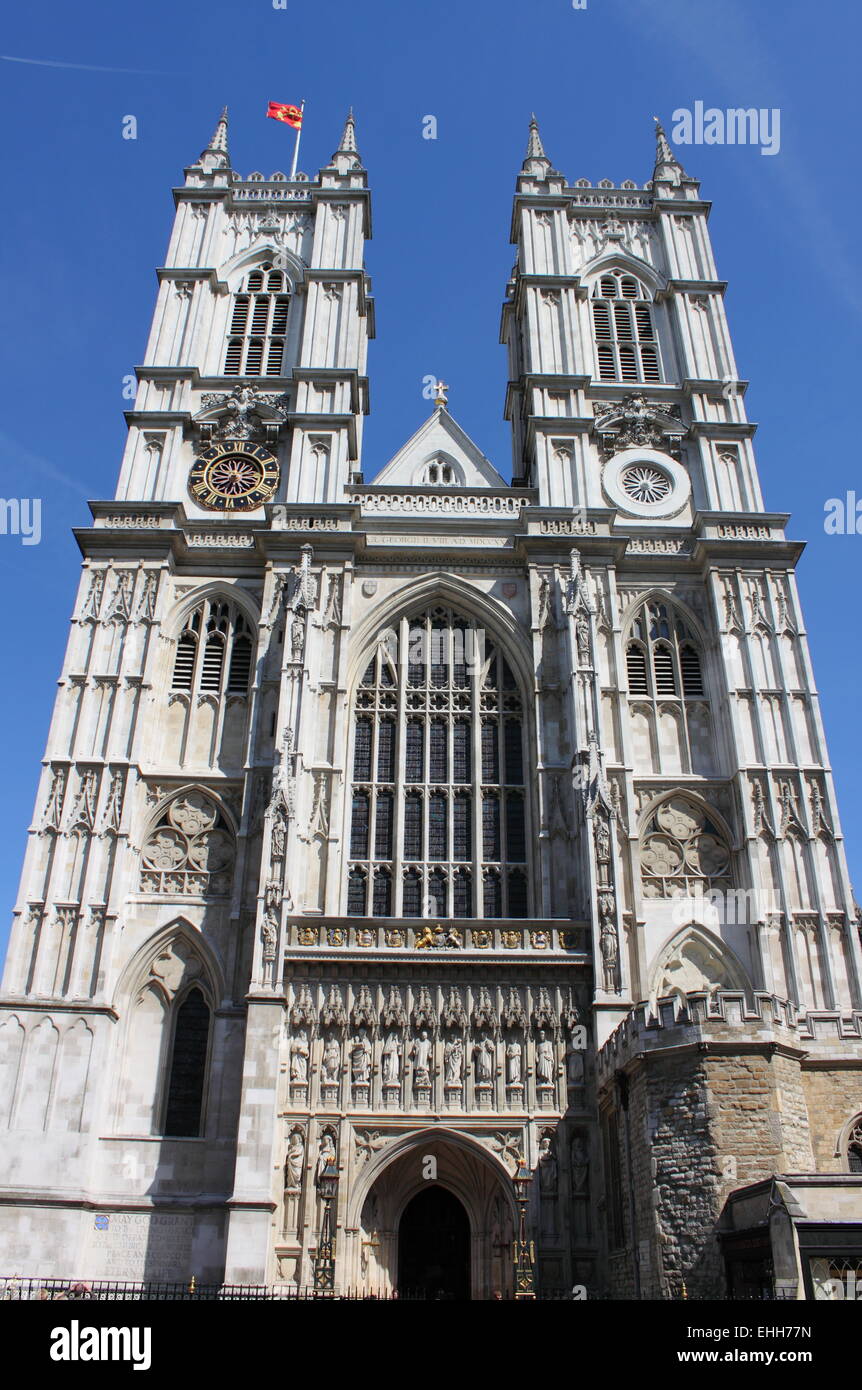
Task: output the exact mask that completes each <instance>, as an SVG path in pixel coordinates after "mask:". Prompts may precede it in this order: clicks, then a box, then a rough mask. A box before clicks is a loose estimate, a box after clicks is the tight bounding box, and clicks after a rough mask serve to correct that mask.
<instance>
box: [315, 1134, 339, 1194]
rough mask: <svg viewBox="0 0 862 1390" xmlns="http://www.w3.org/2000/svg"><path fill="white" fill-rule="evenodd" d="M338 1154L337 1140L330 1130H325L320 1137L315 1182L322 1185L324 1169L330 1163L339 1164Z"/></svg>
mask: <svg viewBox="0 0 862 1390" xmlns="http://www.w3.org/2000/svg"><path fill="white" fill-rule="evenodd" d="M337 1162H338V1154H337V1153H336V1151H335V1140H334V1139H333V1137H332V1135H331V1134H330V1132H329V1130H328V1129H325V1130H324V1131H323V1133H322V1134H321V1136H320V1144H319V1146H318V1150H317V1167H316V1168H315V1170H314V1181H315V1184H316V1185H317V1186H319V1185H320V1179H321V1177H322V1176H323V1172H324V1169H325V1168H326V1165H327V1164H328V1163H337Z"/></svg>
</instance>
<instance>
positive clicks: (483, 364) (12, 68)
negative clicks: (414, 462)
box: [0, 0, 862, 940]
mask: <svg viewBox="0 0 862 1390" xmlns="http://www.w3.org/2000/svg"><path fill="white" fill-rule="evenodd" d="M860 28H862V25H860V14H859V7H858V6H857V5H855V4H851V3H850V0H821V2H820V3H819V4H818V5H816V6H815V5H812V4H810V3H806V0H781V4H780V5H778V4H776V3H774V2H773V3H769V4H764V3H763V0H722V3H721V4H716V3H709V2H708V0H587V8H586V9H578V10H576V9H574V8H573V6H572V4H571V0H533V3H531V4H529V5H516V4H514V3H512V0H499V3H493V4H492V3H490V0H468V2H467V3H464V0H461V3H455V0H449V2H448V3H446V0H438V3H436V4H434V5H418V4H405V3H403V0H401V3H395V0H385V2H382V0H366V3H365V4H363V5H361V6H360V5H355V4H348V3H346V0H320V2H319V3H306V0H287V8H286V9H283V10H277V9H275V8H274V7H273V4H272V0H241V3H240V0H232V3H227V0H210V3H208V4H207V5H206V6H203V5H200V4H193V3H190V0H171V3H167V0H148V3H147V4H146V5H143V6H134V7H132V6H124V5H117V4H116V3H115V2H112V3H106V2H103V3H94V0H83V3H82V4H81V5H77V6H70V5H68V4H63V3H59V0H42V3H40V4H39V5H38V6H36V5H31V6H16V7H15V8H14V11H13V12H12V13H11V14H10V16H9V17H8V19H7V25H6V29H5V33H4V36H3V38H2V40H0V47H2V52H3V54H4V55H6V56H5V57H4V58H3V59H2V61H0V70H2V71H0V78H2V86H0V112H2V130H3V139H2V142H0V159H2V162H3V165H4V183H5V192H6V197H5V200H4V201H5V208H4V218H3V237H2V246H0V283H2V296H3V304H4V308H5V315H4V317H5V321H6V331H5V332H4V333H3V334H2V335H0V373H2V378H0V379H2V382H3V386H4V389H5V408H4V410H3V413H2V417H0V459H2V463H0V468H2V476H0V495H2V496H3V497H21V496H24V497H32V496H39V497H41V498H42V499H43V537H42V541H41V544H39V545H38V546H29V547H27V546H23V545H21V543H20V539H19V538H17V537H12V536H8V535H5V536H4V535H0V579H2V581H3V583H4V585H5V588H6V592H7V594H8V595H9V596H10V598H11V602H10V603H8V604H7V606H6V611H5V624H4V626H5V642H4V647H5V653H6V671H7V674H6V679H5V681H4V682H3V684H2V689H1V690H0V700H2V714H3V718H4V727H5V728H6V731H7V732H6V739H7V742H6V756H5V759H4V796H3V799H2V803H0V830H2V835H0V846H2V848H0V901H2V903H3V904H4V913H5V914H7V916H6V921H8V910H9V909H11V906H12V903H13V900H14V897H15V893H16V889H17V881H18V875H19V871H20V862H21V856H22V852H23V848H24V840H25V830H26V826H27V824H28V822H29V819H30V816H31V813H32V804H33V796H34V792H35V786H36V780H37V775H38V768H39V760H40V758H41V757H42V754H43V750H44V744H45V737H46V734H47V728H48V721H49V717H50V712H51V706H52V703H53V697H54V694H55V692H56V681H57V677H58V675H59V671H60V667H61V662H62V657H63V650H64V646H65V642H66V636H67V623H68V618H69V614H70V610H71V605H72V598H73V594H74V590H75V586H76V583H77V572H78V564H79V556H78V551H77V547H76V545H75V543H74V540H73V538H72V536H71V532H70V528H71V527H72V526H73V525H86V524H87V521H88V517H89V513H88V511H87V507H86V499H87V498H89V497H95V498H98V497H109V496H112V495H113V491H114V486H115V480H116V474H117V470H118V467H119V462H120V456H121V450H122V445H123V438H124V422H123V418H122V411H123V409H124V408H125V406H126V405H127V402H125V401H124V400H123V397H122V381H123V377H124V375H126V374H127V373H128V372H130V371H131V370H132V369H133V367H134V366H135V364H136V363H138V362H140V360H141V358H142V355H143V349H144V344H145V341H146V336H147V331H148V327H149V320H150V315H151V312H152V306H153V299H154V294H155V288H156V281H155V274H154V270H155V267H156V266H157V265H158V264H160V263H161V260H162V258H163V255H164V251H165V247H166V244H167V238H168V232H169V229H170V225H171V218H172V211H173V205H172V201H171V196H170V189H171V187H172V186H173V185H174V184H176V183H179V182H181V181H182V169H183V166H184V165H186V164H188V163H190V162H191V161H192V160H193V159H194V158H195V157H196V156H197V155H198V153H199V151H200V150H201V149H202V148H203V146H204V145H205V144H206V142H207V140H208V137H209V135H210V132H211V130H212V128H213V126H214V124H215V121H216V118H217V116H218V113H219V110H220V109H221V107H222V106H223V105H224V104H225V103H227V104H228V105H229V107H230V111H231V137H230V138H231V153H232V158H233V163H234V166H235V167H236V168H237V169H239V170H240V171H241V172H243V173H246V174H247V173H249V172H251V171H252V170H255V169H258V170H260V171H262V172H263V173H264V174H269V173H271V172H272V171H273V170H274V169H282V170H288V169H289V167H290V157H291V151H292V145H293V133H292V132H291V131H290V130H289V129H288V128H287V127H284V126H281V125H278V124H277V123H275V122H273V121H267V120H266V119H265V117H264V111H265V108H266V103H267V101H268V100H270V99H272V100H277V101H299V100H300V99H301V98H303V97H304V98H305V99H306V102H307V106H306V127H305V131H304V133H303V144H302V153H301V158H300V167H301V168H304V169H306V171H308V172H309V173H310V174H313V173H314V172H315V171H316V170H317V168H318V167H319V166H320V165H321V164H322V163H325V162H327V161H328V159H329V157H330V155H331V153H332V151H333V149H334V148H335V146H336V144H337V142H338V136H339V134H340V131H341V127H342V123H343V119H344V115H345V112H346V110H347V107H348V106H350V105H351V104H352V105H353V107H354V109H355V112H356V118H357V125H358V136H359V144H360V150H361V152H362V154H363V157H364V161H365V163H366V165H367V167H368V170H369V178H370V184H371V189H372V198H373V213H374V239H373V241H372V242H371V244H370V245H369V248H368V268H369V271H370V274H371V276H372V279H373V285H374V292H375V296H376V299H377V323H378V337H377V341H376V342H375V343H374V344H372V348H371V358H370V364H369V370H370V377H371V401H372V415H371V417H370V420H369V421H368V424H367V430H366V437H365V452H364V459H363V463H364V469H365V474H366V477H371V476H373V474H374V473H375V472H376V471H377V470H378V469H379V468H380V467H381V466H382V464H383V463H385V462H386V460H387V459H388V458H389V457H390V456H391V455H392V454H393V453H394V452H395V450H396V449H397V448H398V446H399V445H400V444H401V443H402V442H403V441H404V440H405V439H406V438H407V437H408V436H409V435H410V434H411V433H412V432H413V430H414V429H415V428H416V427H417V425H418V424H419V423H421V421H422V419H423V418H424V417H425V415H426V414H427V413H428V404H427V402H426V401H424V400H423V399H422V395H421V389H422V378H423V377H424V376H425V375H426V374H428V373H431V372H434V373H440V374H442V375H443V377H444V378H445V380H446V381H448V382H449V383H450V385H451V392H450V406H451V409H452V412H453V414H455V415H456V416H457V418H458V419H459V420H460V422H461V423H462V424H463V426H464V427H465V429H467V430H468V432H469V433H470V434H471V435H472V436H473V437H474V438H475V440H476V442H477V443H478V444H479V445H480V446H481V447H482V448H483V450H484V451H485V452H486V453H487V454H488V455H489V457H490V458H491V459H492V460H493V461H494V462H495V463H496V464H497V465H498V467H500V469H501V471H502V472H503V473H504V474H505V475H506V476H509V474H510V448H509V440H508V432H507V427H506V424H505V422H504V420H503V418H502V408H503V395H504V389H505V380H506V364H505V355H504V351H503V349H502V348H501V347H500V346H498V344H497V336H498V328H499V311H500V303H501V300H502V296H503V292H504V287H505V282H506V278H507V275H508V272H509V270H510V267H511V264H512V259H513V248H512V247H511V246H510V245H509V244H508V235H509V219H510V211H511V198H512V193H513V190H514V180H515V176H516V173H517V170H518V168H519V166H520V163H521V159H522V158H523V153H524V148H525V143H526V136H527V124H528V120H529V115H530V112H531V110H533V109H535V111H536V112H537V115H538V117H539V121H540V124H541V130H542V135H543V138H544V141H545V145H546V148H547V151H548V154H549V156H550V158H551V159H552V160H553V162H554V163H555V165H556V166H557V167H558V168H560V169H562V170H563V171H564V172H565V173H566V174H567V175H568V176H569V178H570V180H574V179H576V178H579V177H582V176H583V177H587V178H590V179H592V180H597V179H600V178H605V177H606V178H610V179H612V180H613V181H614V182H615V183H619V182H620V181H621V180H623V179H626V178H632V179H634V180H636V181H637V182H638V183H643V182H644V181H645V180H646V179H648V178H649V177H650V175H651V172H652V164H653V127H652V116H653V114H659V115H661V116H662V117H663V119H664V121H665V124H666V125H667V126H668V128H670V123H671V117H672V113H673V111H674V110H676V109H677V108H681V107H692V106H693V105H694V103H695V102H696V101H698V100H701V101H703V102H704V103H705V104H706V105H707V106H716V107H719V108H726V107H731V106H732V107H737V106H744V107H749V106H756V107H764V108H769V109H771V108H774V107H778V108H780V110H781V149H780V152H779V153H778V154H777V155H776V156H774V157H766V156H763V155H761V154H760V153H759V151H758V150H757V149H756V148H751V147H745V146H734V147H730V146H707V145H703V146H699V147H696V148H688V149H685V150H680V151H679V153H680V156H681V159H682V162H683V164H684V165H685V166H686V168H687V169H688V171H689V172H690V173H692V174H694V175H696V176H698V177H699V178H700V179H701V180H702V185H703V193H704V196H705V197H707V198H710V199H712V200H713V201H714V204H715V206H714V211H713V215H712V220H711V230H712V236H713V242H714V245H715V250H716V256H717V261H718V269H719V275H720V276H721V277H722V278H723V279H726V280H728V281H729V282H730V289H729V293H728V297H727V307H728V312H729V316H730V323H731V331H732V333H733V335H734V342H735V346H736V352H737V358H738V361H739V366H740V372H741V375H742V376H743V377H744V378H747V379H749V380H750V381H751V389H750V392H749V395H748V406H749V413H750V415H751V418H752V419H754V420H757V421H759V422H760V425H761V428H760V431H759V433H758V436H757V444H758V458H759V464H760V471H761V476H762V479H763V485H764V491H765V496H766V505H767V507H768V508H769V509H771V510H776V511H788V512H790V513H792V521H791V523H790V528H789V534H790V535H792V536H794V537H799V538H802V539H805V540H806V541H807V542H808V550H807V552H806V555H805V557H804V558H803V561H802V564H801V566H800V572H799V574H800V586H801V591H802V597H803V603H804V606H805V614H806V619H807V627H808V630H809V633H810V634H811V642H812V648H813V654H814V666H815V672H816V674H817V679H818V683H819V687H820V691H821V697H822V703H823V711H824V718H825V722H826V729H827V735H828V737H829V742H830V749H831V756H832V762H833V766H834V767H835V770H836V776H837V783H838V790H839V797H840V804H841V808H842V818H843V828H844V831H845V834H846V836H847V840H848V849H849V856H850V863H851V873H852V875H853V877H854V879H855V882H856V884H857V889H858V891H859V892H860V893H862V808H860V806H859V804H858V802H857V799H856V796H855V794H854V793H855V790H856V787H855V783H856V777H857V763H858V757H857V738H858V733H857V730H858V704H859V699H858V695H857V689H856V686H857V682H858V681H859V679H860V674H862V671H860V667H862V658H860V644H859V641H858V632H859V622H858V616H854V614H857V608H856V604H857V599H856V593H857V590H858V586H859V576H860V562H862V535H860V536H856V535H845V536H828V535H826V534H825V533H824V529H823V520H824V504H825V502H826V500H827V499H828V498H830V497H843V496H844V495H845V494H846V493H847V492H848V490H853V489H856V488H858V490H859V494H860V498H862V476H860V469H859V448H858V445H857V444H856V442H855V440H856V433H857V432H856V428H855V424H856V420H855V410H856V392H857V389H858V388H857V372H858V367H859V350H858V342H859V329H860V313H862V304H861V303H860V288H859V286H860V283H862V281H860V277H859V275H858V273H857V270H856V247H855V245H854V244H853V240H852V237H853V234H854V232H855V231H856V226H857V222H858V213H859V207H858V202H859V199H858V191H857V189H858V170H859V164H858V139H859V118H858V110H857V106H856V93H857V91H858V72H857V62H858V58H857V55H858V51H859V44H860ZM9 57H13V58H26V59H36V60H42V61H43V62H44V63H46V64H70V65H75V64H79V65H83V66H82V67H81V68H78V67H75V66H69V67H63V66H52V65H45V66H40V65H36V64H33V63H21V62H10V61H8V58H9ZM92 68H108V69H118V68H119V69H134V70H136V71H135V72H115V71H107V72H103V71H92V70H89V69H92ZM429 114H430V115H434V116H436V118H437V122H438V138H437V139H436V140H433V141H432V140H424V139H423V138H422V128H423V124H422V123H423V117H424V116H426V115H429ZM127 115H134V116H135V117H136V119H137V123H138V138H137V139H136V140H134V141H132V140H124V139H123V138H122V129H123V118H124V117H125V116H127ZM4 931H5V922H2V921H0V940H2V933H3V932H4Z"/></svg>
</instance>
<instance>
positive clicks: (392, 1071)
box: [383, 1033, 401, 1086]
mask: <svg viewBox="0 0 862 1390" xmlns="http://www.w3.org/2000/svg"><path fill="white" fill-rule="evenodd" d="M400 1080H401V1040H400V1039H399V1037H398V1034H397V1033H388V1034H387V1037H386V1041H385V1042H384V1044H383V1084H384V1086H397V1085H398V1084H399V1082H400Z"/></svg>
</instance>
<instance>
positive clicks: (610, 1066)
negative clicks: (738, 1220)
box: [598, 996, 862, 1298]
mask: <svg viewBox="0 0 862 1390" xmlns="http://www.w3.org/2000/svg"><path fill="white" fill-rule="evenodd" d="M660 1007H661V1017H660V1018H659V1019H649V1020H648V1018H647V1015H646V1013H645V1012H644V1010H643V1008H641V1009H638V1010H635V1011H633V1014H632V1015H631V1016H630V1018H629V1019H628V1020H627V1021H626V1023H625V1024H623V1025H621V1027H620V1028H619V1029H618V1030H617V1032H616V1034H614V1035H613V1036H612V1038H610V1039H609V1040H608V1042H607V1043H606V1044H605V1047H604V1048H603V1049H602V1053H601V1054H600V1056H599V1059H598V1061H599V1085H600V1092H601V1095H602V1102H603V1104H604V1105H605V1106H608V1105H610V1106H611V1107H612V1108H613V1109H614V1110H616V1112H617V1114H618V1118H619V1124H620V1136H621V1138H620V1171H621V1175H622V1201H623V1218H624V1222H625V1227H626V1236H627V1240H626V1244H627V1247H628V1251H629V1261H628V1264H629V1268H628V1269H624V1268H623V1267H621V1266H622V1261H621V1260H620V1257H619V1255H617V1256H613V1255H612V1257H611V1259H610V1261H609V1269H608V1273H609V1283H610V1285H611V1290H612V1293H613V1295H614V1296H616V1297H631V1296H632V1292H633V1288H634V1268H633V1259H634V1256H635V1255H636V1256H637V1257H638V1258H639V1262H640V1275H641V1296H642V1297H644V1298H667V1297H671V1298H674V1297H677V1298H678V1297H681V1296H682V1292H683V1283H684V1284H685V1291H686V1293H687V1294H688V1296H689V1297H717V1296H721V1295H722V1293H723V1292H724V1270H723V1262H722V1259H721V1253H720V1249H719V1245H718V1240H717V1238H716V1234H715V1229H716V1223H717V1220H718V1217H719V1215H720V1213H721V1210H722V1207H723V1205H724V1202H725V1200H726V1198H727V1196H728V1195H729V1193H730V1192H732V1191H733V1190H734V1189H735V1188H738V1187H741V1186H744V1185H745V1184H746V1183H749V1182H753V1181H756V1180H758V1179H760V1178H763V1177H767V1176H769V1175H770V1174H771V1173H774V1172H811V1171H813V1170H814V1167H815V1161H814V1154H813V1152H812V1132H813V1133H814V1135H815V1136H816V1137H817V1142H818V1144H819V1145H820V1150H821V1151H822V1147H823V1144H822V1138H821V1136H822V1133H823V1124H822V1122H821V1120H820V1119H819V1117H818V1116H817V1115H816V1114H815V1113H811V1114H810V1115H809V1105H810V1103H811V1097H812V1095H815V1094H816V1095H817V1096H818V1097H820V1104H821V1105H822V1107H823V1108H824V1109H828V1108H829V1107H830V1106H831V1107H832V1109H831V1111H830V1114H832V1115H833V1116H834V1117H838V1116H839V1114H840V1123H841V1124H843V1123H845V1122H846V1120H847V1118H848V1117H849V1114H850V1112H851V1110H852V1105H850V1104H848V1097H849V1096H850V1095H851V1094H852V1091H853V1082H852V1078H853V1075H854V1074H853V1073H852V1072H844V1073H841V1072H837V1071H822V1072H813V1071H812V1072H808V1073H807V1074H806V1075H805V1077H804V1078H803V1074H802V1070H801V1064H802V1060H803V1057H804V1055H805V1050H806V1042H805V1039H804V1038H800V1037H799V1036H798V1034H797V1033H796V1031H795V1030H794V1029H793V1028H792V1026H789V1019H788V1016H787V1014H786V1012H785V1008H784V1006H782V1005H781V1004H780V1003H779V1001H773V1000H771V999H769V998H766V997H764V998H759V999H758V1001H757V1003H756V1009H755V1011H754V1012H749V1011H748V1010H747V1009H744V1007H743V1006H742V1004H741V1001H740V1000H738V999H734V998H733V997H732V996H728V997H727V999H726V1000H725V999H721V998H719V999H716V1000H713V1001H711V1003H710V1005H709V1010H710V1011H709V1012H707V1007H708V1006H707V1002H706V1001H705V1000H704V1001H703V1002H702V1003H701V1002H700V1001H699V1000H697V999H694V998H692V999H691V1000H690V1010H691V1013H690V1016H688V1017H685V1016H684V1017H682V1018H680V1019H676V1018H675V1015H674V1010H673V1008H670V1009H667V1008H665V1007H663V1006H660ZM621 1072H625V1074H626V1076H627V1077H628V1086H629V1125H630V1133H631V1169H630V1172H629V1171H628V1169H627V1167H626V1162H625V1143H624V1137H623V1136H624V1115H623V1112H622V1109H621V1107H620V1102H619V1093H618V1088H617V1086H616V1084H615V1078H616V1077H618V1076H619V1074H620V1073H621ZM859 1075H860V1073H859V1072H858V1071H857V1072H856V1073H855V1076H856V1077H857V1078H858V1077H859ZM842 1077H846V1084H845V1085H844V1086H842V1084H841V1078H842ZM857 1108H862V1102H859V1101H858V1092H857ZM838 1128H839V1129H840V1124H839V1125H838ZM836 1132H837V1130H836V1126H835V1123H834V1122H832V1128H831V1130H830V1139H829V1142H830V1143H831V1146H832V1149H834V1144H835V1134H836ZM832 1166H834V1160H833V1161H832ZM630 1192H633V1194H634V1200H635V1206H636V1210H637V1215H636V1222H635V1225H636V1230H635V1233H634V1238H632V1232H631V1221H630V1217H629V1206H630V1195H629V1194H630Z"/></svg>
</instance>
